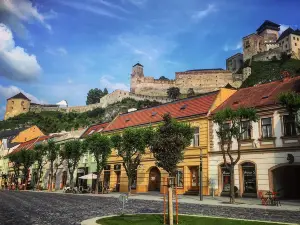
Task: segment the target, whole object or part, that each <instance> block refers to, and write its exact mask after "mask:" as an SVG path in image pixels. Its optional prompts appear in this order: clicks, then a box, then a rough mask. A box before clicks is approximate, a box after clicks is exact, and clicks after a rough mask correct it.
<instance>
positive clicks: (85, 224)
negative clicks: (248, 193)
mask: <svg viewBox="0 0 300 225" xmlns="http://www.w3.org/2000/svg"><path fill="white" fill-rule="evenodd" d="M151 214H154V215H160V214H161V213H138V214H125V215H151ZM161 215H162V214H161ZM178 215H180V216H192V217H206V218H218V219H230V220H242V221H252V222H260V223H264V222H265V223H272V224H274V225H275V224H285V225H297V224H296V223H284V222H273V221H265V220H247V219H237V218H230V217H228V218H227V217H220V216H205V215H201V214H199V215H193V214H178ZM115 216H120V215H109V216H101V217H94V218H91V219H88V220H84V221H82V222H81V225H101V224H99V223H97V222H96V221H97V220H99V219H104V218H109V217H115Z"/></svg>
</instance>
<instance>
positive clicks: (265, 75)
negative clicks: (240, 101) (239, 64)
mask: <svg viewBox="0 0 300 225" xmlns="http://www.w3.org/2000/svg"><path fill="white" fill-rule="evenodd" d="M251 71H252V72H251V75H250V76H249V77H248V78H247V79H246V80H245V81H244V82H243V84H242V86H241V87H251V86H254V85H255V84H262V83H267V82H271V81H273V80H278V79H281V73H282V72H283V71H288V72H289V73H290V75H291V76H299V75H300V60H295V59H288V60H275V61H268V62H263V61H260V62H252V64H251Z"/></svg>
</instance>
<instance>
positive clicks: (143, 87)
mask: <svg viewBox="0 0 300 225" xmlns="http://www.w3.org/2000/svg"><path fill="white" fill-rule="evenodd" d="M228 83H229V84H230V85H233V83H234V82H233V77H232V72H231V71H228V70H223V69H220V68H217V69H196V70H187V71H184V72H176V73H175V79H174V80H169V79H154V77H146V76H144V68H143V65H141V64H140V63H137V64H135V65H134V66H133V67H132V74H131V82H130V92H131V93H134V94H141V95H147V96H167V89H169V88H171V87H178V88H179V89H180V92H181V93H182V94H187V93H188V90H189V89H190V88H193V90H194V92H195V93H207V92H212V91H216V90H219V89H220V88H221V87H224V86H226V85H227V84H228Z"/></svg>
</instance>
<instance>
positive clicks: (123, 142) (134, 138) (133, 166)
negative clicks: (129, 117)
mask: <svg viewBox="0 0 300 225" xmlns="http://www.w3.org/2000/svg"><path fill="white" fill-rule="evenodd" d="M150 133H151V129H150V128H147V129H144V128H127V129H125V130H124V132H123V135H120V134H116V135H113V136H112V137H111V141H112V144H113V147H114V149H115V150H116V151H117V155H118V156H119V157H121V158H122V159H123V166H124V168H125V171H126V174H127V177H128V192H129V193H131V187H132V185H133V184H134V182H136V176H137V168H138V166H139V165H140V162H141V158H142V155H143V154H145V149H146V147H147V146H148V145H149V143H150V140H151V138H150Z"/></svg>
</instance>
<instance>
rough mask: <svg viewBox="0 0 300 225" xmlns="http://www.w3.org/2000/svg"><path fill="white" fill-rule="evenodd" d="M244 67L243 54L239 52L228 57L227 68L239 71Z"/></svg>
mask: <svg viewBox="0 0 300 225" xmlns="http://www.w3.org/2000/svg"><path fill="white" fill-rule="evenodd" d="M241 68H243V54H242V53H237V54H235V55H233V56H231V57H229V58H228V59H226V70H229V71H231V72H232V73H237V72H239V70H240V69H241Z"/></svg>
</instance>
